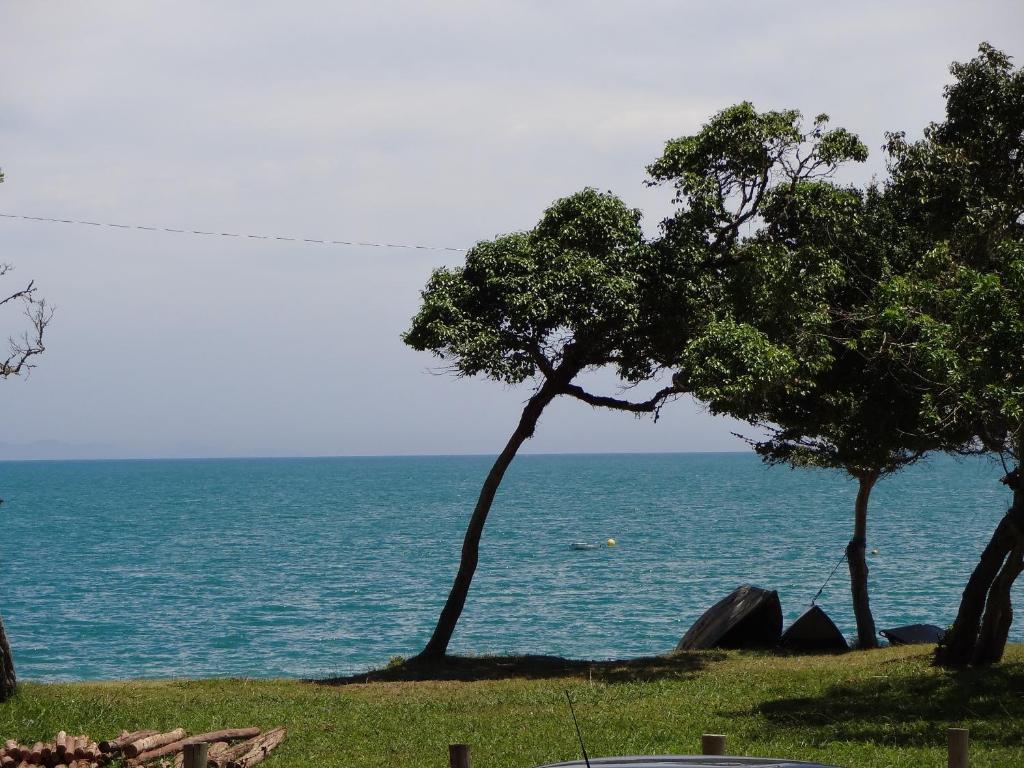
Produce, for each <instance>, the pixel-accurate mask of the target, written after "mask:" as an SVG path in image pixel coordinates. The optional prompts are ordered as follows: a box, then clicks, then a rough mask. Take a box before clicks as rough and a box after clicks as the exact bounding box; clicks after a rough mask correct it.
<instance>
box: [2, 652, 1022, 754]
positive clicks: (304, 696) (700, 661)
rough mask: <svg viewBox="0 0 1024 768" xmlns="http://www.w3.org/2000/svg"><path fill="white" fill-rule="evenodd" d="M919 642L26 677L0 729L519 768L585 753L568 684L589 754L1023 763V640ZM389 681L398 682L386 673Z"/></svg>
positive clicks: (27, 738) (32, 737) (18, 734)
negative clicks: (592, 659) (957, 731)
mask: <svg viewBox="0 0 1024 768" xmlns="http://www.w3.org/2000/svg"><path fill="white" fill-rule="evenodd" d="M929 660H930V648H928V647H923V646H918V647H911V648H890V649H885V650H880V651H870V652H854V653H850V654H846V655H843V656H803V657H798V656H790V657H787V656H774V655H768V654H753V653H722V652H707V653H694V654H685V655H681V656H678V657H674V658H671V659H645V660H636V661H633V662H622V663H614V662H606V663H600V664H589V663H586V662H563V661H560V660H555V659H538V658H525V659H471V660H463V661H462V662H461V663H457V664H454V665H453V666H452V667H450V668H449V670H448V672H447V673H446V675H445V676H446V677H449V678H460V677H461V678H468V677H472V678H477V679H476V680H475V681H466V680H459V679H414V680H413V679H409V678H424V677H427V678H429V677H436V675H429V674H424V672H423V671H422V670H419V671H417V670H408V669H402V668H399V669H392V670H388V671H385V672H382V673H381V674H379V675H370V676H361V677H360V678H357V679H359V680H365V679H367V678H369V679H371V680H373V679H377V681H376V682H370V683H357V682H353V681H352V680H349V681H344V682H335V683H332V684H324V683H307V682H301V681H284V680H267V681H264V680H195V681H191V680H189V681H166V682H157V681H128V682H112V683H76V684H37V683H26V684H23V685H22V686H21V687H20V689H19V693H18V695H17V696H16V697H15V698H14V699H12V700H11V701H9V702H8V703H6V704H3V705H0V738H16V739H19V740H21V741H23V742H34V741H36V740H45V739H48V738H52V737H53V735H54V734H55V733H56V732H57V731H58V730H61V729H63V730H66V731H68V732H69V733H70V732H75V733H79V732H85V733H88V734H90V735H91V736H93V737H94V738H97V739H100V738H106V737H109V736H113V735H116V734H117V733H118V732H119V731H120V730H121V729H122V728H127V729H134V728H143V727H146V728H160V729H170V728H173V727H176V726H179V725H180V726H182V727H184V728H186V729H187V730H188V731H189V732H190V733H191V732H198V731H206V730H214V729H217V728H225V727H239V726H247V725H259V726H264V727H270V726H274V725H286V726H288V729H289V735H288V739H287V740H286V741H285V743H284V744H283V745H282V746H281V747H280V748H279V750H277V751H276V752H275V753H274V754H273V755H272V757H271V758H270V760H269V761H268V762H267V766H268V768H291V767H292V766H296V767H297V766H348V767H350V768H356V767H358V766H417V767H418V768H429V767H430V766H436V768H444V766H446V765H447V745H448V744H449V743H451V742H466V743H469V744H470V745H472V750H473V764H474V766H476V768H490V767H492V766H493V767H495V768H498V767H508V768H513V767H518V768H528V767H529V766H536V765H539V764H542V763H546V762H554V761H558V760H566V759H575V758H577V757H578V755H579V749H578V747H577V744H576V737H575V733H574V731H573V727H572V721H571V719H570V717H569V712H568V710H567V707H566V703H565V694H564V691H565V690H569V691H570V692H571V694H572V696H573V698H574V700H575V701H576V710H577V714H578V716H579V719H580V726H581V728H582V729H583V733H584V736H585V738H586V741H587V750H588V752H589V753H590V754H591V755H595V756H596V755H612V754H643V753H683V754H687V753H690V754H692V753H695V752H698V751H699V744H700V734H701V733H705V732H716V733H725V734H727V735H728V738H729V751H730V752H731V753H735V754H746V755H768V756H782V757H792V758H799V759H804V760H816V761H820V762H823V763H834V764H836V765H840V766H849V767H850V768H853V767H856V768H883V766H884V767H885V768H904V767H906V768H909V767H911V766H913V767H915V768H917V767H920V768H925V766H927V767H928V768H940V767H941V766H945V764H946V758H945V740H946V728H947V727H948V726H951V725H955V726H966V727H969V728H970V729H971V739H972V749H971V758H972V760H971V765H972V767H974V768H981V767H983V766H993V768H1008V767H1010V766H1021V765H1024V646H1013V647H1011V648H1010V649H1009V651H1008V653H1007V658H1006V660H1005V661H1004V663H1003V664H1001V665H999V666H997V667H994V668H992V669H989V670H970V671H967V672H960V673H952V672H946V671H942V670H938V669H935V668H933V667H931V666H930V664H929ZM380 678H391V679H392V681H380Z"/></svg>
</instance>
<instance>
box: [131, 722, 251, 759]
mask: <svg viewBox="0 0 1024 768" xmlns="http://www.w3.org/2000/svg"><path fill="white" fill-rule="evenodd" d="M259 735H260V729H259V728H228V729H225V730H223V731H211V732H210V733H200V734H196V735H195V736H188V737H186V738H184V739H179V740H178V741H172V742H171V743H170V744H165V745H164V746H162V747H157V748H156V749H151V750H148V751H146V752H140V753H139V754H138V756H137V757H136V760H138V761H139V762H140V763H145V762H147V761H149V760H155V759H156V758H158V757H163V756H164V755H169V754H171V753H173V752H181V751H182V750H183V749H184V748H185V745H187V744H210V743H213V742H215V741H234V740H235V739H248V738H251V737H253V736H259Z"/></svg>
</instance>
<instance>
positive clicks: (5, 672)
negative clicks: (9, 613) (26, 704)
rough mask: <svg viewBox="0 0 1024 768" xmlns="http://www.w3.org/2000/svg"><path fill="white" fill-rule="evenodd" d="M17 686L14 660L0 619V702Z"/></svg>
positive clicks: (5, 699)
mask: <svg viewBox="0 0 1024 768" xmlns="http://www.w3.org/2000/svg"><path fill="white" fill-rule="evenodd" d="M17 685H18V681H17V678H16V677H15V674H14V658H13V657H12V656H11V645H10V643H8V642H7V633H6V632H5V631H4V620H3V619H2V618H0V702H3V701H7V700H8V699H9V698H11V696H13V695H14V689H15V688H17Z"/></svg>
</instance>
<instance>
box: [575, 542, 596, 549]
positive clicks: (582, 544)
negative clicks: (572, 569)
mask: <svg viewBox="0 0 1024 768" xmlns="http://www.w3.org/2000/svg"><path fill="white" fill-rule="evenodd" d="M597 546H598V545H597V544H588V543H587V542H585V541H574V542H573V543H572V544H570V545H569V549H597Z"/></svg>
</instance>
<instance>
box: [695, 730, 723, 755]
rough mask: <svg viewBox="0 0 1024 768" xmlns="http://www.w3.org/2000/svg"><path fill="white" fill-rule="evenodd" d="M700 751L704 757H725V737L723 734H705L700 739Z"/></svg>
mask: <svg viewBox="0 0 1024 768" xmlns="http://www.w3.org/2000/svg"><path fill="white" fill-rule="evenodd" d="M700 751H701V754H703V755H724V754H725V736H724V735H723V734H721V733H705V734H704V735H703V736H701V737H700Z"/></svg>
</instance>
